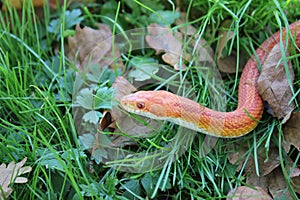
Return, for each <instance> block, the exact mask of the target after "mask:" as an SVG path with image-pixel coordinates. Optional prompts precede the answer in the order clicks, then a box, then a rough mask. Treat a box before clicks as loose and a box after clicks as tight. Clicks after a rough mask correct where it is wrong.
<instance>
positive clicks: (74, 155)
mask: <svg viewBox="0 0 300 200" xmlns="http://www.w3.org/2000/svg"><path fill="white" fill-rule="evenodd" d="M61 157H62V158H64V159H65V160H68V159H70V160H76V159H77V160H78V159H79V158H85V157H86V154H85V153H84V151H82V150H79V149H74V148H73V149H68V150H67V151H65V152H64V153H63V154H61Z"/></svg>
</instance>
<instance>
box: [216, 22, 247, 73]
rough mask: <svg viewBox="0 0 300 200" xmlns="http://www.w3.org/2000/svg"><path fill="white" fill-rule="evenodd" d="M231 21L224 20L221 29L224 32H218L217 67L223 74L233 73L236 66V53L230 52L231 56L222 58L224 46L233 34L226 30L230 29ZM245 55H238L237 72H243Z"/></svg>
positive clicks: (242, 53)
mask: <svg viewBox="0 0 300 200" xmlns="http://www.w3.org/2000/svg"><path fill="white" fill-rule="evenodd" d="M230 23H231V20H225V21H224V22H223V24H222V25H221V27H223V29H224V30H222V31H220V32H219V35H220V40H219V44H218V52H217V65H218V67H219V69H220V71H222V72H225V73H235V72H236V64H237V52H236V51H232V52H231V55H225V56H223V52H224V50H225V47H226V45H227V44H228V42H229V41H230V40H231V39H232V38H233V35H234V32H233V31H230V30H227V29H228V28H230V26H229V25H230ZM244 55H246V53H244V52H242V51H241V53H240V55H239V68H238V71H239V72H241V71H243V67H244V66H245V64H246V61H247V60H246V57H245V56H244Z"/></svg>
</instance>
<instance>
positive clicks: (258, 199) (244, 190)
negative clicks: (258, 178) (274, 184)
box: [227, 186, 272, 200]
mask: <svg viewBox="0 0 300 200" xmlns="http://www.w3.org/2000/svg"><path fill="white" fill-rule="evenodd" d="M227 196H228V197H227V199H228V200H241V199H247V200H251V199H253V200H270V199H272V198H271V197H270V195H269V194H268V193H267V192H266V191H264V190H263V189H262V188H261V187H257V186H256V187H255V189H253V188H249V187H247V186H240V187H238V188H237V189H236V190H235V189H232V190H230V191H229V193H228V194H227Z"/></svg>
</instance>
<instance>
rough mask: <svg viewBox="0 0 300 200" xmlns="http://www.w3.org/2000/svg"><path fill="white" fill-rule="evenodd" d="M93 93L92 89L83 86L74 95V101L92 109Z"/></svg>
mask: <svg viewBox="0 0 300 200" xmlns="http://www.w3.org/2000/svg"><path fill="white" fill-rule="evenodd" d="M93 102H94V94H93V90H91V89H89V88H83V89H82V90H80V92H79V95H78V96H77V97H76V103H78V104H79V105H80V106H82V107H83V108H85V109H89V110H93V109H94V107H93V105H94V103H93Z"/></svg>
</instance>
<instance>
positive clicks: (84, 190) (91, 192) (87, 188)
mask: <svg viewBox="0 0 300 200" xmlns="http://www.w3.org/2000/svg"><path fill="white" fill-rule="evenodd" d="M79 186H80V188H81V194H82V195H83V196H86V197H92V196H96V195H98V194H99V189H100V188H99V185H98V184H97V183H91V184H89V185H84V184H79Z"/></svg>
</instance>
